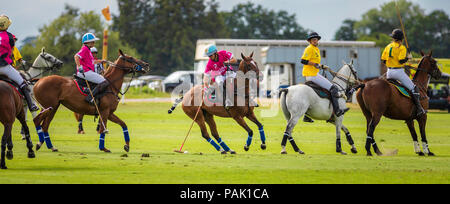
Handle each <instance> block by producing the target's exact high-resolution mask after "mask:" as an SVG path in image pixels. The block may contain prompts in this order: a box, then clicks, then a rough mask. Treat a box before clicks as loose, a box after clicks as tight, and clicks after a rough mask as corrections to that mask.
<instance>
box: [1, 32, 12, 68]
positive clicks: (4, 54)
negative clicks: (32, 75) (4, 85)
mask: <svg viewBox="0 0 450 204" xmlns="http://www.w3.org/2000/svg"><path fill="white" fill-rule="evenodd" d="M9 41H10V39H9V35H8V32H6V31H1V32H0V57H1V58H2V59H0V61H1V66H6V65H8V64H12V62H13V61H12V59H11V54H12V47H11V44H10V43H9ZM5 63H6V64H5Z"/></svg>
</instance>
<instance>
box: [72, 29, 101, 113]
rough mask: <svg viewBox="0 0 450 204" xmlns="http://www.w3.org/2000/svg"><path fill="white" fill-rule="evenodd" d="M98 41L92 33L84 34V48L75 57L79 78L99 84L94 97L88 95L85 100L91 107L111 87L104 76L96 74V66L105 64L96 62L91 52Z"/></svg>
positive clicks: (93, 92)
mask: <svg viewBox="0 0 450 204" xmlns="http://www.w3.org/2000/svg"><path fill="white" fill-rule="evenodd" d="M97 40H99V39H98V38H97V37H95V35H94V34H92V33H86V34H84V35H83V38H82V40H81V42H82V43H83V46H82V47H81V50H80V51H79V52H78V53H77V54H75V56H74V58H75V63H76V64H77V76H78V77H80V78H82V79H85V80H87V81H89V82H92V83H95V84H98V85H97V86H96V87H95V88H94V90H93V91H92V95H88V96H87V97H86V99H85V101H86V102H88V103H89V104H91V105H92V104H94V100H95V96H96V95H98V94H99V93H102V92H103V91H104V90H105V89H106V88H107V87H108V85H109V82H108V81H107V80H106V79H105V78H104V77H103V76H102V75H100V74H98V73H96V72H95V64H97V63H103V62H104V60H95V59H94V56H93V55H92V52H91V48H92V47H94V45H95V41H97ZM92 96H94V98H92Z"/></svg>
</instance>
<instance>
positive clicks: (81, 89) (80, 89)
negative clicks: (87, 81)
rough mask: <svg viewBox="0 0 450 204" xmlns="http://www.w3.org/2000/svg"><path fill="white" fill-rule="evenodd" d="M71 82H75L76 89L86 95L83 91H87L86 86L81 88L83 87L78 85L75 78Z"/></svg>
mask: <svg viewBox="0 0 450 204" xmlns="http://www.w3.org/2000/svg"><path fill="white" fill-rule="evenodd" d="M73 82H75V85H76V86H77V88H78V91H79V92H80V93H81V95H83V96H88V94H87V93H84V92H85V91H89V90H87V87H84V88H85V89H83V87H80V85H79V84H78V82H77V80H75V79H74V80H73Z"/></svg>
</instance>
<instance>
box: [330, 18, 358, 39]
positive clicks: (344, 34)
mask: <svg viewBox="0 0 450 204" xmlns="http://www.w3.org/2000/svg"><path fill="white" fill-rule="evenodd" d="M355 23H356V21H355V20H352V19H345V20H344V22H343V23H342V24H343V25H342V26H341V27H340V28H339V29H338V31H337V32H336V34H335V35H334V39H335V40H350V41H354V40H356V39H357V37H356V32H355V28H354V27H355Z"/></svg>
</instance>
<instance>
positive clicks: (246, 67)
mask: <svg viewBox="0 0 450 204" xmlns="http://www.w3.org/2000/svg"><path fill="white" fill-rule="evenodd" d="M241 57H242V61H241V63H240V64H239V71H241V72H243V73H244V74H246V73H247V72H249V71H253V72H255V74H256V77H257V79H258V81H259V80H262V78H263V75H262V73H261V72H260V71H259V67H258V63H256V62H255V61H254V60H253V52H252V54H250V56H248V57H246V56H245V55H244V54H243V53H241Z"/></svg>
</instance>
